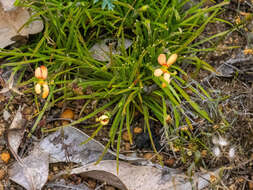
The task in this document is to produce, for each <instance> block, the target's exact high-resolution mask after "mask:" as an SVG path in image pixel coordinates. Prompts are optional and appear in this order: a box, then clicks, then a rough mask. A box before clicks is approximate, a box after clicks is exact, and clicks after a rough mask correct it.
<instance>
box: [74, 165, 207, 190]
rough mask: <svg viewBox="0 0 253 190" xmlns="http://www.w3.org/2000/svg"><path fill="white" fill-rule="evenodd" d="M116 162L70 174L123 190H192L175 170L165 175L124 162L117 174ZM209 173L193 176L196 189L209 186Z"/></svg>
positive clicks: (155, 169) (85, 168) (187, 180)
mask: <svg viewBox="0 0 253 190" xmlns="http://www.w3.org/2000/svg"><path fill="white" fill-rule="evenodd" d="M116 167H117V161H115V160H104V161H101V162H100V163H99V164H97V165H95V164H94V163H91V164H88V165H86V166H83V167H80V168H75V169H73V170H72V171H71V172H70V174H81V175H84V176H88V177H91V178H95V179H97V180H101V181H105V182H106V183H108V184H110V185H113V186H115V187H117V188H119V189H123V190H146V189H150V187H152V189H155V190H174V189H177V190H185V189H192V184H191V183H190V182H189V178H188V177H187V176H186V175H184V173H178V171H177V170H174V169H168V171H167V173H165V174H164V172H163V171H162V170H161V169H158V168H155V167H152V166H136V165H131V164H129V163H126V162H121V161H120V162H119V172H118V174H117V170H116ZM211 175H212V174H211V173H210V174H209V173H203V174H201V175H197V174H196V175H195V176H194V177H193V178H192V179H193V181H194V182H195V184H197V188H196V189H203V188H204V187H206V186H208V185H209V182H208V181H210V177H211Z"/></svg>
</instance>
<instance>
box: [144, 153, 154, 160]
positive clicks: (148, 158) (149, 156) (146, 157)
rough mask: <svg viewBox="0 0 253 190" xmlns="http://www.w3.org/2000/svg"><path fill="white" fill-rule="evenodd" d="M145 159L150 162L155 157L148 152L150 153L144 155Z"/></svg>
mask: <svg viewBox="0 0 253 190" xmlns="http://www.w3.org/2000/svg"><path fill="white" fill-rule="evenodd" d="M143 157H144V158H145V159H147V160H150V159H151V158H152V157H153V154H152V153H150V152H148V153H145V154H144V155H143Z"/></svg>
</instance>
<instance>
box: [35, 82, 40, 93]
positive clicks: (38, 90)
mask: <svg viewBox="0 0 253 190" xmlns="http://www.w3.org/2000/svg"><path fill="white" fill-rule="evenodd" d="M35 92H36V94H40V93H41V86H40V84H36V85H35Z"/></svg>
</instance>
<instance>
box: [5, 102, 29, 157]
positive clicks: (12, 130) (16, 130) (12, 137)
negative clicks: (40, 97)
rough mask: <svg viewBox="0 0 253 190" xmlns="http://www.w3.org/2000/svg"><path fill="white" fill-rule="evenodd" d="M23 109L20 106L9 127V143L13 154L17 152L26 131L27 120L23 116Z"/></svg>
mask: <svg viewBox="0 0 253 190" xmlns="http://www.w3.org/2000/svg"><path fill="white" fill-rule="evenodd" d="M22 110H23V108H22V107H21V106H20V107H19V109H18V111H17V113H16V115H15V116H14V119H13V120H12V123H11V125H10V127H9V132H8V143H9V146H10V150H11V151H12V153H13V154H17V151H18V148H19V145H20V143H21V141H22V138H23V135H24V132H25V128H24V124H25V122H26V120H25V119H24V118H23V116H22V113H21V112H22Z"/></svg>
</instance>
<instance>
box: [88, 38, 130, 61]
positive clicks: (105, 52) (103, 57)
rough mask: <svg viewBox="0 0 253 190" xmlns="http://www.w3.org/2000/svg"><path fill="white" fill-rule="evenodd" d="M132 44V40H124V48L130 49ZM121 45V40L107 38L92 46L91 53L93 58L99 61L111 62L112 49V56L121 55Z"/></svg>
mask: <svg viewBox="0 0 253 190" xmlns="http://www.w3.org/2000/svg"><path fill="white" fill-rule="evenodd" d="M132 43H133V42H132V40H130V39H124V44H123V46H124V47H125V49H128V48H129V47H130V46H131V45H132ZM121 44H122V40H121V39H120V40H117V39H112V38H106V39H104V40H101V41H100V42H98V43H96V44H95V45H94V46H92V47H91V49H90V52H91V55H92V57H93V58H94V59H96V60H98V61H110V49H111V53H112V55H120V53H121V52H120V48H121Z"/></svg>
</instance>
